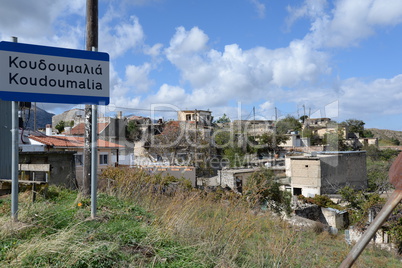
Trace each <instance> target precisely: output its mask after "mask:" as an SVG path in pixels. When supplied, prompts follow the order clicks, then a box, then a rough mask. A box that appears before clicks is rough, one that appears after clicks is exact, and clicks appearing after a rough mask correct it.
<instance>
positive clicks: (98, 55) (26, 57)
mask: <svg viewBox="0 0 402 268" xmlns="http://www.w3.org/2000/svg"><path fill="white" fill-rule="evenodd" d="M0 99H3V100H8V101H27V102H50V103H72V104H100V105H108V104H109V54H107V53H103V52H93V51H86V50H76V49H66V48H58V47H47V46H37V45H29V44H23V43H14V42H5V41H3V42H0Z"/></svg>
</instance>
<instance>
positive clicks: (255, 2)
mask: <svg viewBox="0 0 402 268" xmlns="http://www.w3.org/2000/svg"><path fill="white" fill-rule="evenodd" d="M250 2H251V3H252V4H253V5H254V6H255V9H256V11H257V14H258V17H260V18H264V17H265V5H264V4H263V3H261V2H260V1H258V0H250Z"/></svg>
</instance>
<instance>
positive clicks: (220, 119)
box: [216, 114, 230, 124]
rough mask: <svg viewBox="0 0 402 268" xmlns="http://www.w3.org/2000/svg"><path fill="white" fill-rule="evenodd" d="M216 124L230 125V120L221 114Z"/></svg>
mask: <svg viewBox="0 0 402 268" xmlns="http://www.w3.org/2000/svg"><path fill="white" fill-rule="evenodd" d="M216 123H221V124H222V123H230V118H229V117H228V116H227V115H226V114H223V116H222V117H220V118H219V119H218V120H216Z"/></svg>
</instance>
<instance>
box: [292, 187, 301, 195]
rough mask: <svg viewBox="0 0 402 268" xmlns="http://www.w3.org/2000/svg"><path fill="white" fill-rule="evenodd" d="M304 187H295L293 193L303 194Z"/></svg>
mask: <svg viewBox="0 0 402 268" xmlns="http://www.w3.org/2000/svg"><path fill="white" fill-rule="evenodd" d="M301 194H302V188H293V195H301Z"/></svg>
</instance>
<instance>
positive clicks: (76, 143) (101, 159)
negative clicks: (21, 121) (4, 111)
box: [28, 135, 123, 181]
mask: <svg viewBox="0 0 402 268" xmlns="http://www.w3.org/2000/svg"><path fill="white" fill-rule="evenodd" d="M28 139H29V141H30V145H31V146H36V147H37V148H42V150H43V152H75V153H74V157H75V168H76V170H75V174H76V179H77V181H82V178H83V163H84V156H83V151H84V138H83V137H73V136H46V135H41V136H34V135H30V136H29V137H28ZM97 146H98V173H99V174H100V173H101V172H102V170H103V169H105V168H107V167H108V166H114V165H115V164H116V163H117V162H116V161H115V159H116V158H117V155H118V150H119V149H122V148H123V146H122V145H119V144H115V143H112V142H108V141H104V140H98V144H97ZM36 151H39V150H38V149H36Z"/></svg>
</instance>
